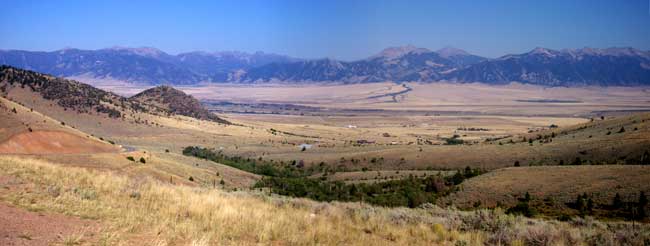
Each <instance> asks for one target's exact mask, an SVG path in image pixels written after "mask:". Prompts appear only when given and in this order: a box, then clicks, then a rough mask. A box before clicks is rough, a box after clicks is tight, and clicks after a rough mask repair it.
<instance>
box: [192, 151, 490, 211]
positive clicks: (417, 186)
mask: <svg viewBox="0 0 650 246" xmlns="http://www.w3.org/2000/svg"><path fill="white" fill-rule="evenodd" d="M183 154H184V155H187V156H194V157H198V158H202V159H206V160H211V161H214V162H219V163H221V164H224V165H228V166H231V167H234V168H237V169H241V170H244V171H247V172H251V173H255V174H260V175H263V176H264V177H263V178H262V179H261V180H260V181H258V182H257V183H256V184H255V188H267V189H269V190H270V191H271V192H273V193H276V194H280V195H285V196H292V197H306V198H310V199H313V200H317V201H333V200H337V201H362V202H367V203H371V204H376V205H381V206H391V207H395V206H404V207H417V206H420V205H421V204H423V203H433V202H435V200H436V198H437V197H439V196H444V195H446V194H448V193H449V192H451V191H453V190H454V189H455V186H456V185H458V184H460V183H461V182H463V181H464V180H465V179H467V178H471V177H474V176H477V175H480V174H482V173H483V172H484V171H483V170H480V169H472V168H470V167H466V168H465V169H463V170H459V171H457V172H456V173H455V174H454V175H452V176H442V175H440V174H438V175H429V176H426V177H415V176H413V175H410V176H409V177H408V178H405V179H400V180H387V181H383V182H376V183H359V184H346V183H344V182H341V181H327V180H326V179H325V178H310V177H309V176H310V175H312V174H313V169H309V168H303V166H304V164H302V163H301V162H292V163H291V164H286V165H282V164H276V163H270V162H265V161H262V160H255V159H249V158H242V157H237V156H235V157H232V156H226V155H224V154H223V153H222V152H221V151H214V150H211V149H207V148H202V147H196V146H190V147H186V148H185V149H183Z"/></svg>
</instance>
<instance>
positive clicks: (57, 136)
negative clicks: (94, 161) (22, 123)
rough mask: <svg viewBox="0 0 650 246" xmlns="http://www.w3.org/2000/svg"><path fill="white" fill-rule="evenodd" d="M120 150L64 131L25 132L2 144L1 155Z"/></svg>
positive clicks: (0, 147)
mask: <svg viewBox="0 0 650 246" xmlns="http://www.w3.org/2000/svg"><path fill="white" fill-rule="evenodd" d="M118 151H119V150H118V148H116V147H114V146H111V145H109V144H107V143H102V142H99V141H95V140H92V139H89V138H84V137H81V136H77V135H74V134H71V133H67V132H62V131H34V132H23V133H19V134H16V135H14V136H12V137H11V138H9V139H7V140H6V141H4V142H2V143H0V154H82V153H105V152H118Z"/></svg>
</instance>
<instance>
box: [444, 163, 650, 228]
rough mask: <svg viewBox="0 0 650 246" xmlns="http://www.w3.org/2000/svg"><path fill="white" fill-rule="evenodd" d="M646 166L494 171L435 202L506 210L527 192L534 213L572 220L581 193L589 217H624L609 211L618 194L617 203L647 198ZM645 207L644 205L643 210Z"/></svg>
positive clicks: (648, 171) (649, 188) (621, 212)
mask: <svg viewBox="0 0 650 246" xmlns="http://www.w3.org/2000/svg"><path fill="white" fill-rule="evenodd" d="M648 180H650V166H638V165H599V166H541V167H511V168H505V169H499V170H495V171H492V172H489V173H487V174H483V175H481V176H478V177H474V178H471V179H469V180H467V181H466V182H464V183H462V184H461V185H460V188H459V191H458V192H456V193H453V194H451V195H450V196H448V197H445V198H444V199H442V200H441V201H440V204H453V205H455V206H458V207H461V208H479V207H481V208H485V207H489V208H494V207H496V206H501V207H505V208H508V207H512V206H515V205H516V204H517V203H519V201H521V200H522V199H523V198H524V196H525V194H526V193H527V192H528V193H529V194H530V196H531V197H532V200H531V201H530V204H531V206H532V207H535V208H536V209H537V210H539V211H538V212H539V213H543V214H544V215H550V216H555V217H558V216H562V215H568V216H576V215H578V214H579V210H578V209H576V208H574V207H572V206H573V204H572V203H575V202H576V200H577V199H578V196H579V195H582V194H587V196H588V198H587V199H591V200H592V201H593V203H594V205H593V207H594V208H593V209H592V211H591V213H589V214H590V215H592V216H599V217H610V218H611V217H617V216H618V217H619V219H629V218H627V217H626V214H625V212H626V209H625V206H621V209H614V208H611V204H612V203H613V200H614V197H615V196H616V194H617V193H618V194H619V195H620V197H621V202H622V203H635V202H637V201H638V199H639V195H640V192H644V193H645V194H646V195H648V194H650V182H648ZM649 208H650V206H647V207H646V210H648V209H649Z"/></svg>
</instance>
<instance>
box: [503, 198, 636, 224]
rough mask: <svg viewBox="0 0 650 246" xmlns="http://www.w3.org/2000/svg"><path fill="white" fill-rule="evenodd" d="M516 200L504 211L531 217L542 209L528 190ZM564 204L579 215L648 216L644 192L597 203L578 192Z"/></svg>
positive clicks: (563, 217)
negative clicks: (634, 198) (609, 202)
mask: <svg viewBox="0 0 650 246" xmlns="http://www.w3.org/2000/svg"><path fill="white" fill-rule="evenodd" d="M547 199H549V198H547ZM518 200H519V202H518V203H517V204H516V205H515V206H513V207H510V208H508V209H507V210H506V213H509V214H520V215H524V216H527V217H533V216H535V215H536V214H538V213H539V212H538V211H544V205H543V204H542V203H539V200H538V201H537V202H534V201H533V200H534V199H533V198H532V196H531V195H530V194H529V193H528V192H526V194H525V196H524V197H523V198H519V199H518ZM545 201H546V200H545ZM551 203H552V202H551ZM547 205H549V204H547ZM551 206H552V204H551ZM566 206H567V207H569V208H572V209H575V210H576V211H577V212H578V213H577V215H578V216H580V217H584V216H587V215H589V216H598V217H608V218H624V219H628V220H639V221H640V220H644V219H646V218H648V214H647V212H646V208H647V207H648V198H647V197H646V195H645V193H644V192H640V193H639V198H638V201H636V202H634V201H629V202H625V201H623V199H622V197H621V195H620V194H618V193H616V195H615V196H614V198H613V199H612V202H611V204H599V203H597V202H595V201H594V199H593V198H592V197H591V196H590V195H588V194H587V193H583V194H578V196H577V197H576V199H575V201H573V202H568V203H566ZM542 213H543V212H542ZM569 218H570V216H568V215H566V214H563V215H561V216H560V219H561V220H563V219H569Z"/></svg>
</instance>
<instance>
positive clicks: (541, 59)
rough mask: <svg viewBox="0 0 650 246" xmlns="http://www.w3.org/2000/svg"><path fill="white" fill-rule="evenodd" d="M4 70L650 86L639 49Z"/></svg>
mask: <svg viewBox="0 0 650 246" xmlns="http://www.w3.org/2000/svg"><path fill="white" fill-rule="evenodd" d="M0 64H7V65H11V66H15V67H20V68H25V69H30V70H35V71H38V72H42V73H48V74H52V75H55V76H61V77H72V76H87V77H91V78H99V79H104V78H109V79H115V80H120V81H127V82H131V83H141V84H150V85H160V84H169V85H191V84H198V83H201V82H229V83H323V82H336V83H372V82H383V81H393V82H411V81H417V82H435V81H450V82H458V83H471V82H480V83H487V84H505V83H510V82H521V83H528V84H536V85H543V86H573V85H602V86H635V85H650V52H649V51H642V50H638V49H633V48H606V49H594V48H583V49H564V50H551V49H545V48H535V49H533V50H531V51H530V52H526V53H523V54H512V55H505V56H502V57H499V58H494V59H488V58H485V57H481V56H476V55H472V54H470V53H468V52H466V51H464V50H461V49H457V48H453V47H445V48H442V49H440V50H437V51H431V50H428V49H425V48H418V47H415V46H412V45H408V46H401V47H389V48H386V49H384V50H382V51H381V52H379V53H378V54H376V55H373V56H370V57H368V58H366V59H361V60H356V61H339V60H334V59H298V58H292V57H289V56H284V55H277V54H269V53H263V52H256V53H244V52H237V51H230V52H202V51H195V52H187V53H181V54H178V55H170V54H167V53H165V52H163V51H160V50H158V49H155V48H148V47H143V48H126V47H113V48H108V49H100V50H79V49H64V50H59V51H53V52H32V51H17V50H0Z"/></svg>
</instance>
